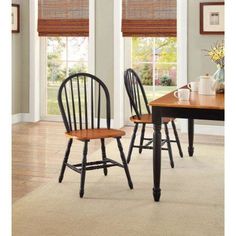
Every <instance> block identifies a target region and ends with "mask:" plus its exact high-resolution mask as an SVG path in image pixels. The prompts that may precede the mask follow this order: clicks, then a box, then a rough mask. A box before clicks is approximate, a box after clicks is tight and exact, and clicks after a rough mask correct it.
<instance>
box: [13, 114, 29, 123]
mask: <svg viewBox="0 0 236 236" xmlns="http://www.w3.org/2000/svg"><path fill="white" fill-rule="evenodd" d="M20 122H32V119H31V115H30V113H18V114H14V115H12V124H16V123H20Z"/></svg>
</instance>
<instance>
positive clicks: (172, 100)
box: [149, 91, 224, 110]
mask: <svg viewBox="0 0 236 236" xmlns="http://www.w3.org/2000/svg"><path fill="white" fill-rule="evenodd" d="M174 92H175V91H173V92H171V93H168V94H166V95H165V96H163V97H160V98H158V99H156V100H154V101H151V102H150V103H149V105H150V106H152V107H170V108H172V107H173V108H195V109H214V110H224V94H222V93H221V94H216V95H214V96H208V95H201V94H198V92H191V93H190V100H189V101H179V100H178V98H176V97H175V96H174Z"/></svg>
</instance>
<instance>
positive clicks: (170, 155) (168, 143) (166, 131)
mask: <svg viewBox="0 0 236 236" xmlns="http://www.w3.org/2000/svg"><path fill="white" fill-rule="evenodd" d="M164 126H165V133H166V142H167V147H168V153H169V158H170V166H171V168H174V161H173V156H172V149H171V144H170V137H169V130H168V126H167V123H164Z"/></svg>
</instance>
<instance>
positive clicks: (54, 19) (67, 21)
mask: <svg viewBox="0 0 236 236" xmlns="http://www.w3.org/2000/svg"><path fill="white" fill-rule="evenodd" d="M88 4H89V0H39V1H38V32H39V36H88V35H89V11H88Z"/></svg>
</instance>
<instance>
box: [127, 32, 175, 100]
mask: <svg viewBox="0 0 236 236" xmlns="http://www.w3.org/2000/svg"><path fill="white" fill-rule="evenodd" d="M176 45H177V43H176V37H132V47H131V48H132V62H131V64H132V66H131V67H132V68H133V69H134V70H135V71H136V72H137V73H138V75H139V77H140V79H141V81H142V84H143V85H144V89H145V92H146V95H147V99H148V100H149V101H151V100H153V99H156V98H158V97H161V96H163V95H165V94H166V93H169V92H171V91H173V90H175V89H176V83H177V81H176V77H177V74H176V72H177V49H176Z"/></svg>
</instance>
